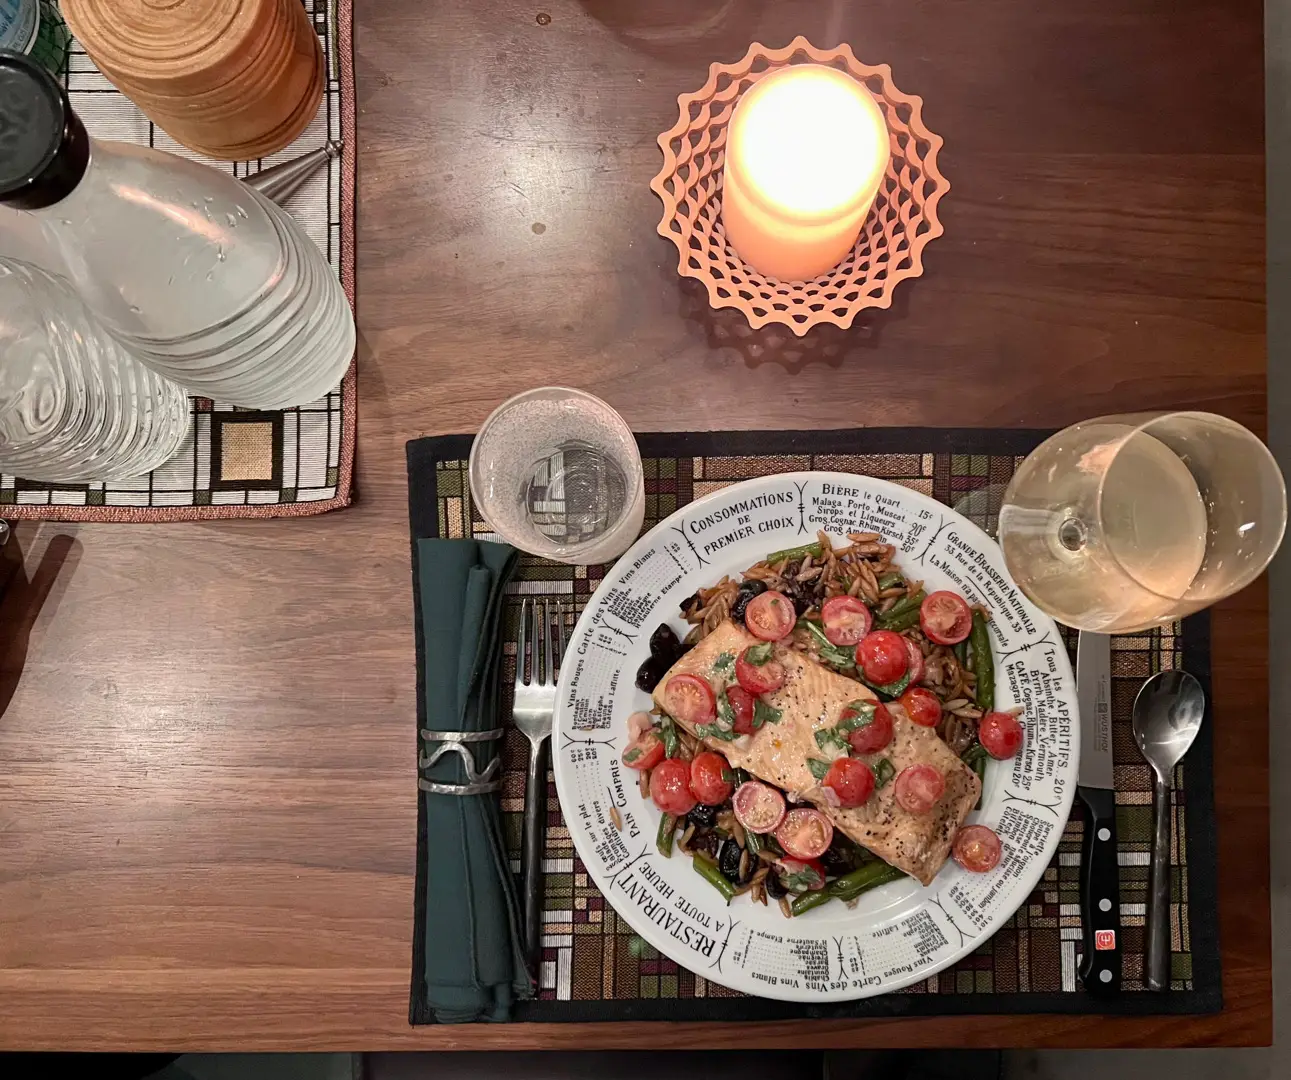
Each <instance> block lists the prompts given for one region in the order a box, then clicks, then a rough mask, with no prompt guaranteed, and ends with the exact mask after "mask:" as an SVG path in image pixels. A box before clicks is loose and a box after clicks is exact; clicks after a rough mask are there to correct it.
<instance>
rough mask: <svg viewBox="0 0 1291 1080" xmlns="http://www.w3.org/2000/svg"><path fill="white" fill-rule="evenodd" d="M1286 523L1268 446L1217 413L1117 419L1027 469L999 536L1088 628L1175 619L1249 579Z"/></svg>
mask: <svg viewBox="0 0 1291 1080" xmlns="http://www.w3.org/2000/svg"><path fill="white" fill-rule="evenodd" d="M1285 528H1286V486H1285V484H1284V483H1283V480H1282V474H1281V473H1280V472H1279V471H1278V467H1277V463H1276V462H1275V461H1274V460H1273V456H1272V455H1271V454H1270V453H1269V451H1268V449H1267V448H1266V447H1265V446H1264V444H1263V443H1261V442H1260V441H1259V439H1257V438H1256V437H1255V436H1254V435H1252V434H1251V433H1250V432H1249V431H1247V430H1246V429H1245V428H1244V427H1242V426H1241V425H1240V424H1237V423H1235V422H1233V421H1232V420H1228V419H1226V418H1225V417H1222V416H1216V415H1214V414H1212V413H1201V412H1176V413H1146V414H1135V415H1129V416H1105V417H1099V418H1098V419H1096V420H1087V421H1085V422H1083V423H1080V424H1076V425H1074V426H1073V427H1069V428H1067V429H1065V430H1063V431H1060V432H1058V434H1056V435H1054V436H1052V437H1051V438H1049V439H1047V440H1045V442H1043V443H1042V444H1041V445H1040V446H1038V447H1037V448H1036V449H1035V450H1034V451H1033V452H1032V453H1031V454H1030V455H1029V456H1028V457H1027V458H1026V460H1025V461H1023V462H1022V464H1021V465H1020V466H1019V467H1018V470H1017V472H1016V473H1015V474H1014V476H1013V479H1012V481H1011V482H1010V483H1009V486H1008V489H1007V490H1006V491H1005V493H1004V498H1003V501H1002V504H1001V508H1000V526H999V541H1000V547H1001V548H1002V549H1003V551H1004V559H1005V562H1006V563H1007V564H1008V568H1009V573H1010V574H1011V575H1012V576H1013V579H1014V581H1016V582H1017V584H1018V586H1019V588H1021V589H1022V591H1023V592H1024V593H1026V594H1027V596H1029V597H1030V598H1031V599H1032V600H1033V601H1035V603H1036V604H1038V605H1039V606H1040V607H1041V608H1043V609H1044V610H1045V611H1047V612H1048V613H1049V614H1050V615H1052V616H1053V617H1054V618H1055V619H1057V620H1059V621H1060V622H1064V623H1066V624H1067V625H1069V626H1074V627H1077V628H1079V629H1081V630H1092V631H1097V632H1101V633H1127V632H1131V631H1134V630H1143V629H1146V628H1147V627H1150V626H1157V625H1160V624H1162V623H1166V622H1170V621H1172V620H1174V619H1177V618H1179V617H1181V616H1183V615H1186V614H1188V613H1189V612H1193V611H1197V610H1199V609H1200V608H1203V607H1207V606H1208V605H1210V604H1213V603H1215V602H1216V601H1217V600H1220V599H1222V598H1223V597H1225V596H1228V595H1230V594H1231V593H1234V592H1236V591H1238V590H1239V589H1241V588H1243V587H1244V586H1246V585H1247V584H1249V583H1250V582H1251V581H1253V580H1254V579H1255V578H1256V577H1258V576H1259V575H1260V574H1261V573H1262V572H1263V570H1264V568H1265V567H1266V566H1267V565H1268V563H1269V560H1270V559H1271V558H1272V557H1273V555H1274V553H1275V552H1276V551H1277V549H1278V545H1279V544H1280V543H1281V541H1282V534H1283V532H1284V530H1285Z"/></svg>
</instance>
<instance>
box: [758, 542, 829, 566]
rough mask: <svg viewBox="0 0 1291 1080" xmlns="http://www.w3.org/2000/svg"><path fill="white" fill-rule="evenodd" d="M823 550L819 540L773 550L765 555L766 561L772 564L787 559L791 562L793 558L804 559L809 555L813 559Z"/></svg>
mask: <svg viewBox="0 0 1291 1080" xmlns="http://www.w3.org/2000/svg"><path fill="white" fill-rule="evenodd" d="M823 554H824V552H823V551H822V550H821V547H820V541H819V540H817V541H816V542H815V543H814V544H803V545H802V546H801V547H791V548H785V549H784V550H783V551H773V552H771V554H770V555H768V556H767V558H766V561H767V562H768V563H770V564H771V565H772V566H774V565H775V564H776V563H780V562H784V561H785V560H786V559H788V560H789V561H790V562H792V561H793V560H794V559H805V558H806V557H807V556H808V555H810V556H811V557H812V558H813V559H819V558H820V557H821V555H823Z"/></svg>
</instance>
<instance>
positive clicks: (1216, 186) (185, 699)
mask: <svg viewBox="0 0 1291 1080" xmlns="http://www.w3.org/2000/svg"><path fill="white" fill-rule="evenodd" d="M357 7H358V11H357V13H356V20H357V29H358V79H359V88H358V101H359V111H360V115H359V125H358V129H359V143H360V145H359V167H360V205H359V249H358V286H359V326H360V338H361V341H360V375H359V402H360V426H359V431H360V438H359V458H358V472H357V477H358V503H357V504H356V505H355V506H354V507H353V508H352V509H350V510H346V511H342V512H338V513H333V514H330V515H327V516H325V517H323V518H319V519H313V520H296V521H255V522H252V521H246V522H223V523H212V524H184V525H170V526H122V525H99V526H80V527H76V526H61V525H43V526H38V527H37V526H23V527H22V528H20V529H18V531H17V535H16V539H15V540H14V541H12V542H11V548H10V550H9V553H8V557H9V558H10V559H17V558H19V557H21V559H22V560H23V562H22V565H21V566H20V567H16V568H15V569H14V572H13V578H12V581H11V584H10V586H9V588H8V590H7V592H6V593H5V595H4V598H3V602H2V603H0V654H2V658H0V674H2V682H0V704H4V705H5V708H4V711H3V714H2V715H0V1003H3V1007H0V1046H2V1047H5V1048H52V1047H58V1048H64V1049H73V1048H75V1049H106V1048H118V1049H121V1048H133V1049H171V1050H179V1049H190V1050H191V1049H224V1050H233V1049H237V1050H252V1049H319V1050H321V1049H369V1050H371V1049H382V1048H384V1049H395V1048H418V1047H420V1048H435V1047H461V1048H484V1047H504V1046H505V1047H507V1048H511V1049H515V1048H521V1047H564V1048H577V1047H610V1046H639V1047H645V1046H658V1045H670V1046H731V1045H739V1046H743V1047H750V1046H757V1045H768V1046H769V1045H780V1046H791V1045H800V1046H811V1047H816V1048H819V1047H825V1046H859V1045H868V1046H880V1045H909V1044H919V1045H924V1046H930V1045H981V1046H986V1045H998V1046H1035V1047H1039V1046H1110V1045H1116V1046H1165V1045H1176V1044H1185V1043H1196V1044H1206V1045H1219V1044H1258V1043H1267V1042H1268V1041H1269V1039H1270V1037H1271V979H1270V936H1269V858H1268V812H1269V804H1268V770H1267V761H1266V752H1265V748H1266V746H1267V730H1268V727H1267V725H1268V693H1267V667H1268V664H1267V600H1266V595H1265V592H1264V589H1263V586H1262V583H1261V585H1260V586H1258V587H1255V588H1252V589H1251V590H1248V592H1247V593H1245V594H1244V595H1242V596H1240V597H1238V598H1235V599H1234V600H1232V601H1230V602H1228V603H1226V604H1224V605H1223V606H1222V608H1221V609H1220V610H1219V611H1218V612H1217V614H1216V621H1215V624H1214V625H1215V642H1216V644H1215V696H1216V711H1215V715H1216V725H1215V734H1216V758H1217V762H1216V785H1217V793H1218V804H1219V821H1218V836H1217V838H1216V839H1217V842H1218V845H1219V852H1220V877H1221V883H1222V885H1221V888H1222V895H1221V909H1220V926H1221V940H1222V947H1223V963H1224V994H1225V1000H1226V1007H1225V1010H1224V1012H1223V1013H1222V1014H1221V1015H1218V1016H1214V1017H1207V1018H1200V1019H1190V1020H1188V1021H1186V1022H1185V1021H1182V1020H1180V1019H1177V1018H1165V1017H1162V1018H1155V1019H1128V1018H1117V1019H1101V1018H1098V1017H1094V1016H1050V1017H1045V1016H1019V1017H1006V1016H992V1017H945V1018H940V1019H919V1020H912V1019H902V1020H875V1021H865V1022H854V1021H847V1022H828V1023H825V1022H821V1023H811V1024H807V1023H802V1022H794V1023H789V1024H761V1025H758V1026H757V1027H756V1028H754V1029H750V1028H748V1027H747V1026H743V1025H726V1026H723V1025H709V1024H680V1025H639V1024H638V1025H634V1024H613V1025H611V1024H606V1025H600V1026H555V1025H544V1026H528V1025H525V1026H518V1025H510V1026H487V1025H480V1026H472V1027H454V1028H443V1029H436V1028H419V1029H412V1028H409V1027H408V1025H407V1022H406V1016H407V1001H408V976H409V948H410V935H411V929H412V923H411V919H412V886H413V857H414V833H415V816H416V787H415V755H416V748H415V742H414V738H413V726H414V722H413V716H414V700H413V643H412V614H411V604H410V582H409V557H408V540H407V526H406V501H405V500H406V484H405V479H404V465H403V444H404V441H405V440H406V439H408V438H411V437H415V436H419V435H426V434H436V433H445V432H454V431H467V430H473V429H474V428H475V427H476V426H478V424H479V422H480V421H481V420H482V419H483V417H484V416H485V415H486V414H487V412H488V411H489V410H490V409H491V408H492V407H493V406H494V405H496V404H497V403H498V402H499V401H500V400H502V398H504V397H505V396H507V395H508V394H511V393H512V392H514V391H517V390H520V389H522V388H525V387H528V386H532V385H536V384H541V383H550V382H564V383H569V384H572V385H576V386H582V387H586V388H587V389H589V390H591V391H593V392H594V393H597V394H599V395H601V396H603V397H605V398H606V399H608V400H609V401H610V402H611V403H613V404H614V405H615V406H616V407H618V408H619V409H620V410H621V411H622V412H623V414H624V415H625V416H626V417H627V419H628V420H629V422H630V423H632V424H633V425H634V426H635V427H637V428H639V429H642V430H648V429H672V428H682V429H685V428H698V429H707V428H730V427H752V428H760V427H768V428H769V427H806V426H810V425H817V424H818V425H823V426H828V427H842V426H847V425H906V424H928V425H997V426H998V425H1005V426H1008V425H1018V426H1022V425H1025V426H1038V425H1061V424H1065V423H1068V422H1071V421H1074V420H1077V419H1080V418H1083V417H1085V416H1089V415H1094V414H1098V413H1104V412H1108V411H1113V410H1128V409H1138V408H1151V407H1161V406H1193V407H1198V408H1205V409H1211V410H1214V411H1218V412H1222V413H1225V414H1227V415H1229V416H1232V417H1234V418H1236V419H1238V420H1240V421H1242V422H1244V423H1246V424H1248V425H1251V426H1252V427H1254V428H1255V429H1256V430H1258V431H1263V427H1264V413H1265V400H1266V399H1265V377H1264V371H1265V335H1264V320H1265V307H1264V219H1263V212H1264V190H1263V182H1264V153H1263V142H1262V140H1263V86H1262V65H1263V54H1262V39H1261V18H1262V12H1261V6H1260V4H1259V2H1258V0H1071V2H1069V3H1065V4H1037V3H1033V2H1031V0H977V2H975V3H972V4H966V3H956V2H951V0H921V2H914V3H912V2H910V0H869V2H867V3H865V4H860V3H847V2H845V0H833V2H819V3H806V2H795V3H784V2H776V0H637V2H629V0H621V2H613V3H612V2H610V0H582V2H575V0H538V2H536V3H522V2H519V0H473V2H472V3H469V4H467V3H459V2H456V0H435V2H430V0H358V3H357ZM796 33H803V34H805V35H807V36H808V37H809V38H810V39H811V40H813V41H814V42H816V43H817V44H821V45H832V44H834V43H835V42H837V41H839V40H847V41H850V42H851V43H852V45H853V46H854V48H855V50H856V52H857V54H858V56H859V57H860V58H861V59H862V60H863V61H865V62H868V63H879V62H887V63H890V64H891V66H892V70H893V75H894V78H895V81H896V84H897V85H898V86H899V87H900V88H901V89H902V90H903V91H906V92H910V93H916V94H920V95H922V96H923V98H924V100H925V113H924V115H925V118H926V120H927V122H928V124H929V126H930V127H931V128H932V129H933V130H935V131H937V132H938V133H939V134H941V135H943V136H944V137H945V140H946V148H945V152H944V156H943V158H942V164H943V168H944V171H945V173H946V175H947V176H948V177H949V178H950V181H951V185H952V187H951V192H950V194H949V196H948V197H947V198H946V200H945V201H944V202H943V203H942V208H943V218H944V221H945V225H946V234H945V236H944V237H942V238H940V239H938V240H936V241H934V242H933V243H932V244H931V245H930V246H929V248H928V250H927V253H926V267H927V269H926V273H925V274H924V276H923V278H922V279H920V280H919V281H917V282H914V283H912V284H906V285H903V286H902V287H901V288H900V289H899V290H898V292H897V302H896V305H895V307H894V308H893V309H892V310H891V311H889V312H886V313H883V314H881V315H879V316H877V317H875V318H874V319H872V320H870V321H869V322H867V323H866V325H864V326H860V327H857V328H854V329H853V330H852V331H851V332H848V333H842V332H839V333H833V334H830V333H824V332H813V334H811V335H809V336H808V338H807V339H806V340H805V341H802V342H798V341H796V340H791V339H787V335H784V334H776V333H766V334H757V335H754V334H750V333H742V332H741V327H740V325H739V324H738V322H732V321H728V320H725V319H722V318H717V317H714V315H713V314H712V313H711V312H710V311H709V310H708V309H707V307H706V305H705V304H704V303H703V301H702V299H700V298H698V297H696V295H695V294H694V293H693V292H691V291H689V290H688V289H686V288H683V287H682V285H681V283H680V281H679V280H678V278H677V275H676V273H675V269H674V258H675V254H674V249H673V248H672V246H671V245H670V244H668V243H667V242H666V241H664V240H662V239H660V238H659V237H658V236H656V235H655V232H654V227H655V224H656V222H657V220H658V217H659V205H658V201H657V199H656V198H655V196H654V195H653V194H652V193H651V192H650V190H649V188H648V186H647V183H648V181H649V178H650V176H651V175H652V174H653V173H654V172H655V170H656V168H657V165H658V161H659V151H658V148H657V146H656V145H655V137H656V135H657V134H658V133H659V132H660V131H663V130H664V129H666V128H667V127H668V126H669V125H670V124H671V123H672V120H673V119H674V117H675V114H676V95H677V94H678V93H681V92H683V91H687V90H691V89H694V88H696V87H698V86H699V85H700V84H701V83H702V82H703V81H704V78H705V77H706V72H707V65H708V64H709V62H711V61H715V60H721V61H730V60H733V59H735V58H737V57H738V56H740V55H741V54H742V53H743V52H744V50H745V48H746V46H747V44H748V43H749V42H750V41H753V40H760V41H763V42H765V43H768V44H772V45H780V44H783V43H785V42H787V41H788V40H789V39H790V38H791V37H792V36H793V35H794V34H796ZM744 329H745V330H747V328H744ZM14 545H16V547H15V546H14Z"/></svg>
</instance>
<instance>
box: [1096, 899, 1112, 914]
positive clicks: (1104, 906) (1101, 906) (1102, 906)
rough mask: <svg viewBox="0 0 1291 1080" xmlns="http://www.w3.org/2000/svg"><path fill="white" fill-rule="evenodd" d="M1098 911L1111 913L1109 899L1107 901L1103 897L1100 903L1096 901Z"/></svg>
mask: <svg viewBox="0 0 1291 1080" xmlns="http://www.w3.org/2000/svg"><path fill="white" fill-rule="evenodd" d="M1098 910H1099V911H1111V910H1112V902H1111V901H1110V900H1109V899H1107V897H1105V896H1104V897H1103V898H1102V899H1101V900H1100V901H1098Z"/></svg>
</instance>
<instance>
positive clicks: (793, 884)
mask: <svg viewBox="0 0 1291 1080" xmlns="http://www.w3.org/2000/svg"><path fill="white" fill-rule="evenodd" d="M775 866H776V876H777V877H779V878H780V884H781V885H783V886H784V887H785V888H786V889H788V890H789V891H790V892H793V893H804V892H815V891H816V890H817V889H823V888H824V887H825V864H824V863H822V862H821V861H820V860H819V859H777V860H776V864H775Z"/></svg>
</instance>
